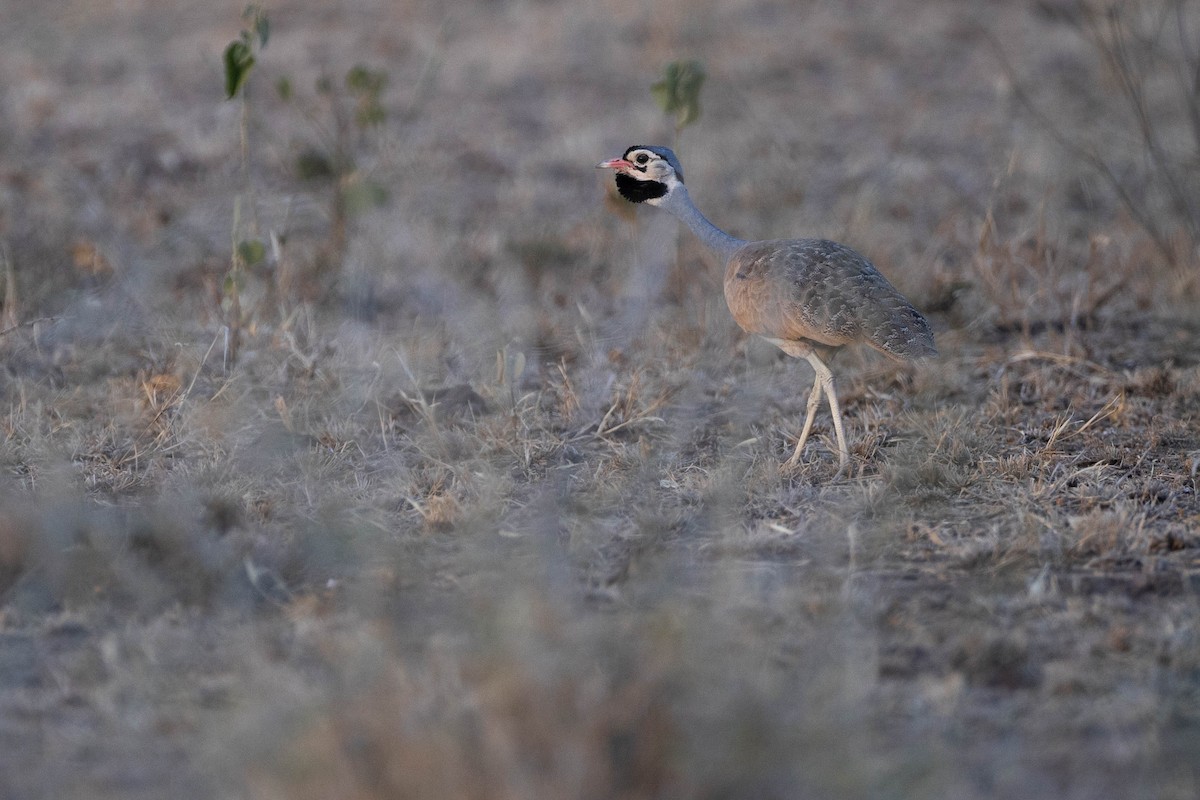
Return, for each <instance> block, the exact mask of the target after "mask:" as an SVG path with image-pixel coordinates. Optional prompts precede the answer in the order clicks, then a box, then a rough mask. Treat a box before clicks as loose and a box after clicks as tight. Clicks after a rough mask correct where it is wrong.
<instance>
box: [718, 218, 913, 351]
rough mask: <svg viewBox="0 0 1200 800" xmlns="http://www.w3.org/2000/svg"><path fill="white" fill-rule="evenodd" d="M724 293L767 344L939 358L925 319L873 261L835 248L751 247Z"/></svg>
mask: <svg viewBox="0 0 1200 800" xmlns="http://www.w3.org/2000/svg"><path fill="white" fill-rule="evenodd" d="M725 293H726V299H727V300H728V301H729V307H730V310H731V311H732V312H733V315H734V318H735V319H736V320H737V321H738V324H740V325H741V326H742V327H743V328H744V329H745V330H747V331H748V332H750V333H755V334H758V335H760V336H765V337H767V338H775V339H786V340H796V339H805V340H809V341H814V342H819V343H821V344H825V345H829V346H834V347H836V346H840V345H845V344H851V343H853V342H863V343H864V344H868V345H870V346H871V347H874V348H875V349H877V350H879V351H881V352H883V353H885V354H887V355H890V356H892V357H895V358H916V357H919V356H924V355H932V354H933V353H934V352H936V351H935V349H934V346H933V333H932V332H931V331H930V329H929V323H928V322H926V321H925V318H924V317H923V316H921V313H920V312H919V311H917V310H916V309H915V308H913V306H912V304H911V303H909V302H908V300H906V299H905V298H904V296H903V295H901V294H900V292H898V291H897V290H896V289H895V287H893V286H892V285H891V284H890V283H888V281H887V279H886V278H884V277H883V275H882V274H880V272H879V270H877V269H875V267H874V265H872V264H871V262H870V261H868V260H867V259H866V258H864V257H863V256H861V255H859V254H858V253H857V252H855V251H854V250H851V249H850V248H849V247H846V246H845V245H841V244H838V243H837V242H831V241H828V240H825V239H787V240H772V241H765V242H752V243H750V244H748V245H746V246H745V247H743V248H741V249H740V250H738V251H737V252H735V253H734V254H733V256H732V257H731V258H730V260H729V264H728V267H727V269H726V274H725Z"/></svg>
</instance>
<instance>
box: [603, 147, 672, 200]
mask: <svg viewBox="0 0 1200 800" xmlns="http://www.w3.org/2000/svg"><path fill="white" fill-rule="evenodd" d="M596 169H611V170H615V171H616V173H617V191H618V192H620V193H621V196H622V197H624V198H625V199H626V200H628V201H629V202H631V203H649V204H650V205H652V206H657V205H660V204H661V203H662V201H663V198H665V197H667V196H669V195H670V194H671V192H673V191H675V189H676V187H679V186H683V167H681V166H679V159H677V158H676V157H675V154H674V153H672V152H671V151H670V150H668V149H667V148H665V147H654V146H650V145H634V146H633V147H630V148H629V149H628V150H626V151H625V154H624V155H622V156H621V157H620V158H610V159H609V160H608V161H601V162H600V163H599V164H597V165H596Z"/></svg>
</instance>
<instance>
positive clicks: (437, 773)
mask: <svg viewBox="0 0 1200 800" xmlns="http://www.w3.org/2000/svg"><path fill="white" fill-rule="evenodd" d="M547 677H548V679H547ZM665 696H666V687H665V684H664V682H663V679H662V677H661V675H660V674H659V673H658V672H657V671H656V670H653V669H651V670H649V671H648V672H646V673H642V672H635V673H631V674H629V675H626V676H624V677H623V678H621V677H618V678H613V677H611V676H605V675H604V674H602V673H601V672H600V671H599V670H596V671H594V672H591V673H588V672H575V673H568V672H566V671H561V672H559V673H558V674H554V675H552V676H539V675H538V670H537V669H536V667H535V666H534V665H533V664H531V663H529V662H528V661H523V660H521V659H517V658H513V657H507V656H493V657H487V658H479V659H475V660H465V661H460V660H459V659H457V658H455V657H452V656H448V655H446V654H442V655H440V656H434V657H431V658H429V659H427V660H426V661H425V663H423V664H421V665H420V666H417V667H413V668H408V667H406V666H405V665H403V664H391V665H389V666H387V667H386V668H384V670H383V672H382V674H380V675H379V676H378V677H376V678H375V679H374V680H372V681H371V682H370V683H369V684H367V685H365V686H357V687H353V688H350V689H349V690H348V691H347V693H346V696H344V697H341V698H338V699H337V700H336V701H335V702H334V703H331V704H330V705H329V706H328V707H326V708H324V709H322V710H321V711H319V712H317V713H316V714H315V715H314V716H313V717H311V718H309V719H307V720H305V721H303V722H301V723H300V725H299V727H298V729H297V730H296V731H294V733H293V735H291V736H289V737H287V738H286V740H285V741H284V743H283V744H282V749H281V752H280V753H279V754H278V756H277V757H275V758H273V759H271V761H270V762H269V763H268V764H266V765H263V766H256V767H253V768H251V770H250V776H249V785H250V787H251V794H252V796H254V797H256V798H260V800H276V798H278V799H279V800H283V798H287V799H288V800H308V799H309V798H311V799H312V800H317V798H330V797H338V798H346V799H347V800H371V799H372V798H380V799H382V798H400V797H402V798H411V800H421V798H429V799H430V800H452V799H461V800H483V799H484V798H511V800H533V799H535V798H546V799H547V800H560V799H564V798H609V797H620V798H628V800H636V799H637V798H653V797H663V796H669V792H667V791H666V790H667V789H668V787H669V786H670V785H671V784H672V782H673V780H674V774H673V766H672V758H671V756H672V749H673V747H674V745H675V742H676V736H675V726H674V723H673V721H672V719H671V715H670V712H669V710H668V708H667V704H666V702H665Z"/></svg>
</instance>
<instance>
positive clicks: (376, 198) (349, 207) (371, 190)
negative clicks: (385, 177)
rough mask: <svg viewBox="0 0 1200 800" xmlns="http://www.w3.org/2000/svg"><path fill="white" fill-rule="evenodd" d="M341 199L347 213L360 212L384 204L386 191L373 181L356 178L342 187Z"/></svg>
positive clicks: (386, 196)
mask: <svg viewBox="0 0 1200 800" xmlns="http://www.w3.org/2000/svg"><path fill="white" fill-rule="evenodd" d="M342 201H343V202H344V203H345V204H346V213H347V214H350V215H355V214H361V213H363V212H364V211H370V210H371V209H373V208H379V207H380V206H383V205H384V204H386V203H387V201H388V191H387V189H385V188H384V187H383V185H382V184H380V183H376V182H375V181H371V180H357V181H353V182H351V183H348V184H346V186H344V187H343V188H342Z"/></svg>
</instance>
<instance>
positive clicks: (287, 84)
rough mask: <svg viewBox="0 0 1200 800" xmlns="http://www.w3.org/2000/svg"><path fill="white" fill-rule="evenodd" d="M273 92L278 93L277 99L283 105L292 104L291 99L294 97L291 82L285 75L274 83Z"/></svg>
mask: <svg viewBox="0 0 1200 800" xmlns="http://www.w3.org/2000/svg"><path fill="white" fill-rule="evenodd" d="M275 91H276V92H278V93H279V99H280V100H282V101H283V102H285V103H290V102H292V97H293V96H295V91H294V90H293V89H292V81H291V80H290V79H289V78H288V77H287V76H286V75H284V76H283V77H282V78H280V79H279V80H277V81H275Z"/></svg>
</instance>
